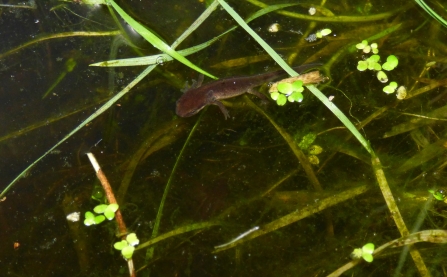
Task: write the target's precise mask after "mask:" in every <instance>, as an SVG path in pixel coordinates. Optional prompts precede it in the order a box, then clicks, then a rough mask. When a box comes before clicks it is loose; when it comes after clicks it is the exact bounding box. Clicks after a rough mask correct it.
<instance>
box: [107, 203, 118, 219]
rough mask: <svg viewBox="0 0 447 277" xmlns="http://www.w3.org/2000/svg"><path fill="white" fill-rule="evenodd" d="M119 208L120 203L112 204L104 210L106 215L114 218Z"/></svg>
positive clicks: (108, 217)
mask: <svg viewBox="0 0 447 277" xmlns="http://www.w3.org/2000/svg"><path fill="white" fill-rule="evenodd" d="M118 208H119V206H118V204H116V203H115V204H110V205H108V206H107V208H106V210H105V211H104V215H105V216H106V217H107V219H108V220H112V219H113V218H115V212H116V211H117V210H118Z"/></svg>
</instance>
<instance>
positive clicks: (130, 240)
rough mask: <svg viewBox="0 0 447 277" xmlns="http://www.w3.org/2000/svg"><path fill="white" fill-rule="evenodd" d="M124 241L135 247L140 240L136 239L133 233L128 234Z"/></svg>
mask: <svg viewBox="0 0 447 277" xmlns="http://www.w3.org/2000/svg"><path fill="white" fill-rule="evenodd" d="M126 240H127V242H128V243H129V245H131V246H135V245H138V244H139V243H140V240H139V239H138V238H137V235H136V234H135V233H130V234H128V235H127V237H126Z"/></svg>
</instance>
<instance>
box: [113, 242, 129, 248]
mask: <svg viewBox="0 0 447 277" xmlns="http://www.w3.org/2000/svg"><path fill="white" fill-rule="evenodd" d="M128 245H129V244H128V243H127V241H125V240H122V241H118V242H115V244H114V245H113V247H114V248H115V249H116V250H122V249H123V248H124V247H126V246H128Z"/></svg>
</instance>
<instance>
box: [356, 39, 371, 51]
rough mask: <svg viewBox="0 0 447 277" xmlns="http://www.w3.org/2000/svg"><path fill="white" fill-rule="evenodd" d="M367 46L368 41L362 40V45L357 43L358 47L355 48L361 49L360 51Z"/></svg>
mask: <svg viewBox="0 0 447 277" xmlns="http://www.w3.org/2000/svg"><path fill="white" fill-rule="evenodd" d="M366 46H368V41H367V40H362V42H361V43H357V45H356V46H355V47H356V48H357V49H359V50H362V49H363V48H365V47H366Z"/></svg>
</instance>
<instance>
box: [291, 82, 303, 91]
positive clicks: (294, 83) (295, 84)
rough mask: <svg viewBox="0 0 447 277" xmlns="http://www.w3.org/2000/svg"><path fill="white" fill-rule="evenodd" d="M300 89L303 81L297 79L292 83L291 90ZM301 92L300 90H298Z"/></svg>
mask: <svg viewBox="0 0 447 277" xmlns="http://www.w3.org/2000/svg"><path fill="white" fill-rule="evenodd" d="M300 89H303V81H302V80H298V81H295V82H293V83H292V90H293V91H299V90H300ZM300 92H302V91H300Z"/></svg>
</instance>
